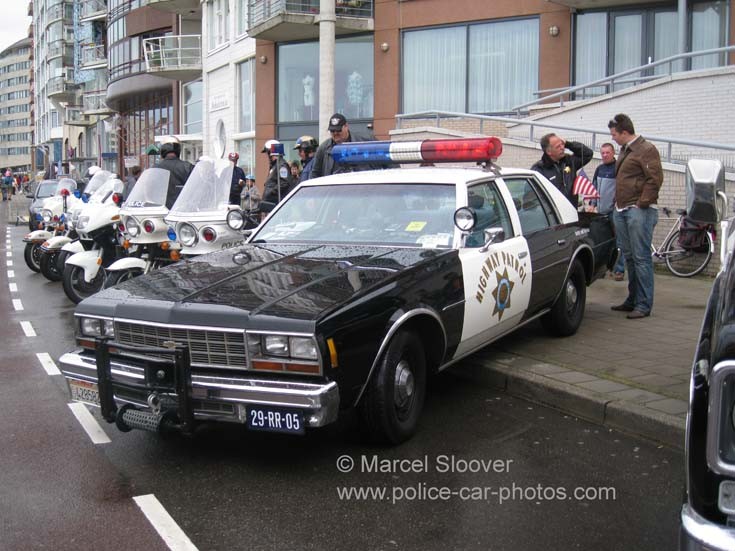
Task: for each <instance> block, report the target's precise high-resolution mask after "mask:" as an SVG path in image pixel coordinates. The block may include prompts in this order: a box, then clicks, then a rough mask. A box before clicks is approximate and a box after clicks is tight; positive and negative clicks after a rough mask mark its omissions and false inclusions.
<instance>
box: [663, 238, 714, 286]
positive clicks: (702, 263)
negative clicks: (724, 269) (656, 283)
mask: <svg viewBox="0 0 735 551" xmlns="http://www.w3.org/2000/svg"><path fill="white" fill-rule="evenodd" d="M706 233H707V242H706V243H705V245H704V246H703V247H702V248H701V249H685V248H684V247H682V246H681V245H680V244H679V230H677V231H675V232H674V233H673V234H671V237H669V239H668V241H666V243H665V244H664V246H663V253H662V255H663V257H664V260H665V261H666V267H667V268H668V269H669V270H670V271H671V273H672V274H674V275H675V276H677V277H692V276H695V275H697V274H699V273H701V272H702V271H703V270H704V269H705V268H706V267H707V264H709V261H710V259H711V258H712V250H713V248H714V247H713V241H712V234H711V233H710V232H706ZM705 247H706V248H707V250H706V251H705V250H704V249H705ZM700 251H701V252H700Z"/></svg>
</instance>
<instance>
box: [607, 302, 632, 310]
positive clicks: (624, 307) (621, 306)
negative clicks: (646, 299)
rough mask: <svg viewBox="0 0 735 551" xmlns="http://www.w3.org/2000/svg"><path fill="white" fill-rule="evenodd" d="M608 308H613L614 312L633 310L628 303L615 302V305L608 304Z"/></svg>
mask: <svg viewBox="0 0 735 551" xmlns="http://www.w3.org/2000/svg"><path fill="white" fill-rule="evenodd" d="M610 310H613V311H615V312H632V311H633V310H635V308H634V307H632V306H630V305H628V304H625V303H623V304H617V305H615V306H610Z"/></svg>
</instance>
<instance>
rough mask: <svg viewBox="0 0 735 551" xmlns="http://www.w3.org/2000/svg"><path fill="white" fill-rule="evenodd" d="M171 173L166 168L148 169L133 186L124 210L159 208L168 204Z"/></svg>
mask: <svg viewBox="0 0 735 551" xmlns="http://www.w3.org/2000/svg"><path fill="white" fill-rule="evenodd" d="M170 176H171V172H169V171H168V170H166V169H165V168H148V169H146V170H144V171H143V173H142V174H141V175H140V178H138V181H137V182H135V185H134V186H133V191H131V192H130V195H129V196H128V199H127V201H125V204H124V205H123V207H124V208H140V207H158V206H161V205H165V204H166V193H167V192H168V180H169V177H170Z"/></svg>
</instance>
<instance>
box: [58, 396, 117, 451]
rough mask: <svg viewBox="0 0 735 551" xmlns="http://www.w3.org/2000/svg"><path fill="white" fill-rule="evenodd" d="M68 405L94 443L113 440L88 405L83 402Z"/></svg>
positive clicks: (104, 442) (106, 442)
mask: <svg viewBox="0 0 735 551" xmlns="http://www.w3.org/2000/svg"><path fill="white" fill-rule="evenodd" d="M67 405H68V406H69V409H70V410H71V412H72V413H73V414H74V417H76V418H77V421H79V424H80V425H82V428H83V429H84V432H86V433H87V436H89V438H90V439H91V440H92V443H93V444H109V443H110V442H111V440H110V438H109V437H108V436H107V434H105V431H104V430H102V427H101V426H100V424H99V423H98V422H97V420H96V419H95V418H94V417H93V416H92V414H91V413H89V410H88V409H87V406H85V405H84V404H83V403H81V402H71V403H70V404H67Z"/></svg>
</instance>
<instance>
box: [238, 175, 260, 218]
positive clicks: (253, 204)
mask: <svg viewBox="0 0 735 551" xmlns="http://www.w3.org/2000/svg"><path fill="white" fill-rule="evenodd" d="M240 200H241V206H242V209H243V210H247V211H251V212H252V211H255V210H258V206H259V205H260V190H258V188H257V186H256V185H255V176H254V175H253V174H248V175H247V176H245V186H244V187H243V189H242V194H241V195H240Z"/></svg>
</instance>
